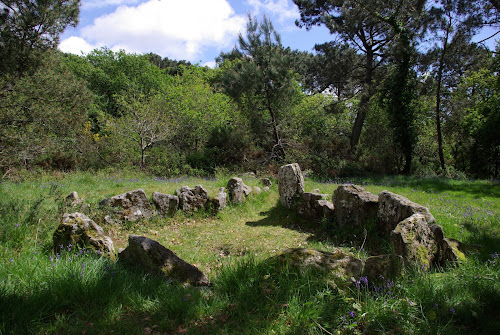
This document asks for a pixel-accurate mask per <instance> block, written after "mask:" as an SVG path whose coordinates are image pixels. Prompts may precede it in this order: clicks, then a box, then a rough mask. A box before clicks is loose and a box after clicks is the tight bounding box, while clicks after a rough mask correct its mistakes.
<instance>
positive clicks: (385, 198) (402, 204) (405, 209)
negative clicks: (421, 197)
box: [377, 191, 436, 233]
mask: <svg viewBox="0 0 500 335" xmlns="http://www.w3.org/2000/svg"><path fill="white" fill-rule="evenodd" d="M378 203H379V205H378V213H377V216H378V225H379V228H380V230H382V231H383V232H385V233H390V232H391V231H392V230H394V228H396V226H397V225H398V223H400V222H401V221H403V220H405V219H406V218H409V217H410V216H412V215H414V214H417V213H420V214H422V215H423V216H424V217H425V220H426V222H427V223H428V224H431V223H434V222H435V221H436V220H435V219H434V217H433V216H432V214H431V213H430V212H429V209H428V208H427V207H424V206H421V205H419V204H417V203H414V202H412V201H410V200H408V199H407V198H405V197H403V196H401V195H398V194H395V193H392V192H389V191H382V193H380V195H379V196H378Z"/></svg>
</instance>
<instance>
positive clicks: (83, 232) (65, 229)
mask: <svg viewBox="0 0 500 335" xmlns="http://www.w3.org/2000/svg"><path fill="white" fill-rule="evenodd" d="M52 241H53V243H54V250H55V251H56V252H58V251H59V250H60V249H61V246H62V247H63V248H64V247H67V246H69V245H70V244H71V245H72V246H75V247H76V246H79V247H81V248H83V247H86V248H87V249H95V250H96V251H100V252H103V253H107V254H110V255H114V252H115V248H114V246H113V241H112V240H111V238H109V237H108V236H106V235H104V231H103V229H102V228H101V227H100V226H99V225H98V224H97V223H95V222H94V221H93V220H91V219H90V218H89V217H87V216H86V215H85V214H82V213H78V212H77V213H72V214H69V213H66V214H64V215H63V221H62V223H61V224H60V225H59V227H57V229H56V231H55V232H54V235H53V237H52Z"/></svg>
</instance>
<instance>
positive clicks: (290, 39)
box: [59, 0, 494, 66]
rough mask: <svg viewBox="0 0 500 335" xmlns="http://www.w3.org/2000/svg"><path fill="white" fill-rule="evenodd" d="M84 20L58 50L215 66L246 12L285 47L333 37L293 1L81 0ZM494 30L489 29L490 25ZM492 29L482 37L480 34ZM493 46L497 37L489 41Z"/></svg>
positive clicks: (242, 27)
mask: <svg viewBox="0 0 500 335" xmlns="http://www.w3.org/2000/svg"><path fill="white" fill-rule="evenodd" d="M81 3H82V5H81V8H80V23H79V24H78V26H77V27H76V28H69V29H67V30H66V31H65V32H64V34H63V35H62V36H61V43H60V44H59V49H61V50H62V51H65V52H71V53H75V54H81V53H82V52H84V53H87V52H89V51H91V50H93V49H95V48H101V47H108V48H110V49H112V50H115V51H118V50H120V49H124V50H126V51H127V52H135V53H149V52H154V53H156V54H159V55H160V56H162V57H168V58H170V59H177V60H181V59H185V60H188V61H190V62H192V63H199V64H201V65H209V66H213V65H214V63H215V62H214V60H215V58H216V57H217V56H218V55H219V54H220V53H221V51H226V52H227V51H230V50H231V49H232V48H233V47H234V45H235V44H236V42H237V38H238V34H239V33H240V32H243V33H244V32H245V28H246V22H247V18H248V13H251V14H252V15H253V16H256V17H257V18H258V19H261V18H262V16H263V15H264V14H265V15H266V16H267V17H269V18H270V19H271V21H272V22H273V25H274V27H275V28H276V30H277V31H278V32H279V33H280V35H281V39H282V43H283V45H284V46H285V47H291V48H292V49H298V50H304V51H312V50H313V47H314V45H315V44H316V43H323V42H327V41H330V40H332V38H333V37H332V36H331V35H330V34H329V32H328V30H327V29H326V28H324V27H314V28H312V29H311V30H310V31H306V30H305V29H301V28H298V27H296V26H295V20H296V19H298V18H299V17H300V16H299V11H298V9H297V7H296V6H295V5H294V4H293V2H292V0H82V1H81ZM488 32H490V34H491V29H489V30H488ZM488 32H485V33H483V34H481V36H478V37H477V38H476V40H480V39H482V37H483V36H486V34H487V33H488ZM488 45H489V46H490V48H493V45H494V39H492V40H490V41H489V42H488Z"/></svg>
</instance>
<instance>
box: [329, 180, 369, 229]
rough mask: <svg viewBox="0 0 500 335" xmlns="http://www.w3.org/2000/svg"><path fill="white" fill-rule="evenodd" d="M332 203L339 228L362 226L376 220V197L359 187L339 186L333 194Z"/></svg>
mask: <svg viewBox="0 0 500 335" xmlns="http://www.w3.org/2000/svg"><path fill="white" fill-rule="evenodd" d="M332 202H333V206H334V207H335V220H336V222H337V224H338V225H339V226H343V225H353V226H364V225H365V224H367V223H368V222H370V221H372V222H375V220H376V218H377V210H378V197H377V196H376V195H374V194H371V193H370V192H368V191H366V190H365V189H364V188H363V187H361V186H358V185H352V184H344V185H340V186H339V187H338V188H337V189H336V190H335V192H334V193H333V198H332Z"/></svg>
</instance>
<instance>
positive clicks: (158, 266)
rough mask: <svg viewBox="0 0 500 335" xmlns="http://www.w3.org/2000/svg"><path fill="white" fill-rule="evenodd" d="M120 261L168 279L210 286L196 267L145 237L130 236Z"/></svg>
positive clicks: (120, 255)
mask: <svg viewBox="0 0 500 335" xmlns="http://www.w3.org/2000/svg"><path fill="white" fill-rule="evenodd" d="M118 259H119V260H122V261H125V262H126V263H128V264H131V265H133V266H139V267H141V268H142V269H144V270H145V271H147V272H149V273H152V274H157V275H163V276H165V277H166V278H167V279H170V280H176V281H179V282H181V283H189V284H191V285H196V286H205V285H209V281H208V278H207V277H206V276H205V274H203V272H201V271H200V270H199V269H198V268H197V267H196V266H194V265H191V264H189V263H187V262H185V261H184V260H182V259H181V258H179V257H178V256H177V255H176V254H175V253H173V252H172V251H171V250H169V249H167V248H165V247H164V246H163V245H161V244H160V243H158V242H157V241H154V240H151V239H149V238H147V237H144V236H137V235H129V237H128V247H127V248H125V249H124V250H123V251H122V252H120V254H119V255H118Z"/></svg>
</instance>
